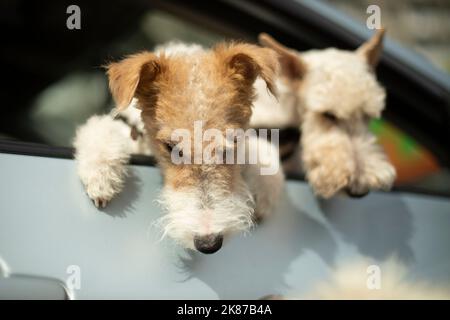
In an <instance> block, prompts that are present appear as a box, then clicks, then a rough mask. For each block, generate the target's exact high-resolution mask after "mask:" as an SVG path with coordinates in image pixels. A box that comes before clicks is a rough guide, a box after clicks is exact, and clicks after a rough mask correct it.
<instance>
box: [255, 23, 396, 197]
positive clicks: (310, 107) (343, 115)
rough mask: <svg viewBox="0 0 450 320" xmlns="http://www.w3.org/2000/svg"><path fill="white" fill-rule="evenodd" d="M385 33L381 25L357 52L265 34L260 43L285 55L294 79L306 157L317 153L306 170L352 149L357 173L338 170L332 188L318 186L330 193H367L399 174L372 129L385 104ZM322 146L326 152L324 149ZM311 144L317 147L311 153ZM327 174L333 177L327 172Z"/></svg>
mask: <svg viewBox="0 0 450 320" xmlns="http://www.w3.org/2000/svg"><path fill="white" fill-rule="evenodd" d="M383 36H384V29H381V30H378V31H377V32H376V33H375V35H374V36H373V37H372V38H371V39H370V40H368V41H367V42H366V43H364V44H363V45H361V46H360V47H359V48H358V49H356V50H355V51H346V50H338V49H335V48H329V49H325V50H311V51H308V52H305V53H299V52H296V51H295V50H293V49H289V48H287V47H285V46H283V45H282V44H280V43H278V42H277V41H276V40H274V39H273V38H271V37H270V36H269V35H267V34H261V35H260V38H259V40H260V42H261V43H262V44H263V45H264V46H267V47H270V48H272V49H274V50H275V51H277V53H278V54H279V56H280V57H281V58H280V63H281V66H282V68H281V70H282V75H283V77H284V79H285V80H287V82H288V83H293V84H295V86H294V87H293V88H294V90H295V92H296V95H297V101H298V105H297V108H298V110H299V115H300V117H301V119H302V129H303V132H302V144H303V149H304V150H303V157H304V159H305V157H306V158H308V157H309V158H311V157H310V155H311V154H313V153H315V154H317V157H316V156H312V158H314V159H312V160H310V161H308V160H306V161H305V162H306V163H305V167H306V170H307V175H308V174H309V172H310V171H311V170H312V169H313V168H312V167H320V166H321V164H322V163H323V162H326V161H328V159H326V158H327V157H331V158H333V157H334V156H335V155H336V154H334V151H336V152H342V149H345V148H347V149H348V150H349V156H348V157H347V158H348V160H346V161H348V162H349V163H351V165H349V168H347V169H348V170H347V171H351V172H352V174H347V173H345V174H344V173H342V174H338V173H337V174H336V176H339V182H338V181H330V183H329V184H328V186H330V188H328V190H327V191H324V192H322V191H321V190H319V188H316V192H317V193H319V194H321V195H323V196H326V197H329V196H331V195H333V194H334V193H335V192H337V191H339V190H340V189H346V190H347V191H348V192H349V194H351V195H355V196H357V195H362V194H366V193H367V192H368V191H369V190H370V189H373V188H389V187H390V186H391V184H392V183H393V180H394V178H395V170H394V169H393V167H392V166H390V165H389V164H388V163H386V159H385V156H384V153H383V152H382V150H381V148H379V147H378V146H376V145H375V143H374V140H375V139H374V138H373V136H372V135H371V134H370V132H369V122H370V120H371V119H373V118H378V117H380V116H381V112H382V110H383V109H384V106H385V96H386V94H385V90H384V88H382V87H381V85H380V84H379V83H378V81H377V79H376V75H375V68H376V66H377V63H378V61H379V58H380V55H381V51H382V41H383ZM330 144H332V145H334V148H331V147H330V146H329V145H330ZM321 145H323V148H322V150H323V152H319V150H320V148H321ZM312 149H314V150H317V152H309V151H310V150H312ZM325 150H326V151H325ZM333 150H334V151H333ZM335 158H338V157H335ZM339 158H342V157H339ZM377 163H380V165H379V166H378V165H377ZM377 166H378V168H377ZM377 169H378V170H377ZM343 171H344V170H343ZM376 171H378V173H377V172H376ZM369 172H370V173H369ZM344 176H345V177H344ZM321 179H322V178H321ZM323 179H325V180H329V179H333V178H332V175H328V177H324V178H323ZM325 183H326V181H325ZM331 186H332V187H331ZM313 187H314V184H313Z"/></svg>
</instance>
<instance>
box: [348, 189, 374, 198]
mask: <svg viewBox="0 0 450 320" xmlns="http://www.w3.org/2000/svg"><path fill="white" fill-rule="evenodd" d="M345 192H347V194H348V196H349V197H351V198H362V197H365V196H367V195H368V194H369V189H367V190H364V191H362V192H355V191H352V190H351V189H350V188H347V189H345Z"/></svg>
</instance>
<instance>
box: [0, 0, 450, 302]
mask: <svg viewBox="0 0 450 320" xmlns="http://www.w3.org/2000/svg"><path fill="white" fill-rule="evenodd" d="M64 5H65V3H64V2H61V3H59V4H50V3H48V4H44V5H42V6H41V7H40V8H39V9H40V11H39V12H40V15H39V16H34V17H33V16H31V13H32V12H33V11H34V10H35V9H36V8H35V7H34V6H36V4H32V3H27V5H24V2H23V1H17V2H15V4H13V5H12V7H7V8H6V10H3V11H2V15H1V17H2V18H1V27H2V29H4V30H5V29H6V30H9V31H11V32H9V35H8V37H7V39H5V49H4V50H2V51H3V52H2V56H3V59H2V60H3V62H2V63H3V64H4V68H3V66H2V68H3V69H4V70H5V74H7V77H6V78H7V79H8V81H9V84H10V85H9V86H8V88H7V90H4V89H3V92H2V98H3V102H4V103H3V104H4V106H9V108H3V111H2V112H3V116H2V117H0V119H1V136H2V139H0V177H1V179H0V270H1V272H0V274H1V277H0V299H9V298H15V299H43V298H48V299H258V298H261V297H263V296H267V295H270V294H286V293H289V292H290V291H292V290H295V291H296V292H297V294H299V295H301V294H304V293H307V292H308V290H309V289H310V288H311V287H312V286H313V285H314V283H316V282H317V281H319V280H321V279H324V278H326V277H327V275H329V273H330V270H331V269H332V268H333V266H335V265H338V264H340V263H342V262H345V261H352V260H357V259H361V258H363V257H369V258H370V259H372V260H373V263H374V264H377V263H380V264H381V262H382V261H384V260H385V259H387V258H389V257H391V256H395V257H397V259H399V260H400V261H401V262H402V263H404V264H405V265H406V266H407V267H408V269H409V270H410V271H411V273H412V274H413V276H415V277H417V278H421V279H425V280H428V281H430V282H433V283H434V282H436V283H448V279H449V276H450V269H449V266H450V253H449V251H448V248H447V244H448V243H449V242H450V234H449V232H448V230H449V229H450V198H449V196H450V188H449V184H447V183H448V180H446V178H445V172H446V170H447V168H448V167H449V164H450V158H449V155H450V152H449V148H450V145H449V144H448V142H447V141H446V140H447V139H448V137H449V136H450V135H449V133H450V132H449V130H450V129H449V128H450V126H449V124H450V122H449V120H450V119H449V117H450V112H449V111H450V105H449V104H450V99H449V98H450V81H449V77H448V75H446V74H444V73H442V72H441V71H439V70H437V69H436V68H434V67H433V66H431V65H430V64H429V63H428V62H427V61H425V60H424V59H423V58H421V57H419V56H417V55H415V54H414V53H412V52H411V51H409V50H406V49H404V48H402V47H400V46H399V45H398V44H397V43H395V42H394V41H392V40H390V39H388V41H387V43H386V48H385V51H384V53H383V56H382V59H381V62H380V69H379V72H378V74H379V78H380V80H381V82H382V83H383V85H384V86H385V87H386V88H387V92H388V99H387V101H388V104H387V109H386V113H385V117H386V120H387V123H388V124H390V125H392V126H395V127H396V128H398V130H400V131H401V132H402V134H403V133H404V134H406V135H408V137H412V138H413V139H414V141H415V143H416V144H417V145H422V146H424V147H423V149H426V152H425V151H423V150H422V149H420V150H422V151H423V158H421V160H420V161H422V162H423V161H425V162H426V160H424V159H425V158H426V159H428V158H427V157H429V158H430V159H432V161H434V162H433V165H434V167H432V168H433V170H431V169H430V171H426V170H425V171H424V172H425V173H427V172H428V173H429V172H433V174H438V175H440V174H441V173H442V176H444V178H443V179H442V182H441V183H439V184H438V185H437V186H435V187H433V188H430V187H427V186H426V185H425V186H424V185H423V184H420V183H416V182H415V181H412V182H411V181H410V180H408V179H406V178H405V179H406V180H404V181H410V182H408V183H398V184H397V185H396V186H395V187H394V188H393V190H392V191H391V192H382V191H379V192H372V193H371V194H369V195H368V196H366V197H365V198H362V199H351V198H348V197H345V196H341V195H339V196H336V197H334V198H332V199H329V200H322V199H318V198H317V197H316V196H315V195H314V194H313V192H312V190H311V189H310V187H309V186H308V184H307V183H306V182H305V180H304V177H303V176H302V175H301V174H298V173H295V172H294V173H290V174H288V176H287V178H288V179H287V183H286V188H285V193H284V194H283V197H282V200H281V202H280V206H279V207H278V208H277V210H276V212H275V214H274V216H273V217H272V218H271V219H270V220H267V221H265V223H263V224H261V225H260V226H258V227H257V228H256V229H255V230H253V231H252V232H251V233H250V234H247V235H241V236H235V237H234V238H232V239H230V240H229V241H228V242H227V243H225V244H224V247H223V248H222V249H221V250H220V251H219V252H217V253H216V254H214V255H210V256H205V255H201V254H199V253H196V252H191V251H189V250H187V251H186V250H183V249H182V248H180V247H179V246H177V245H176V244H174V243H172V242H171V241H170V240H169V239H167V238H163V239H161V236H162V235H161V232H160V231H159V230H158V228H157V227H156V226H155V224H154V222H155V221H156V220H157V219H158V218H159V217H160V216H161V215H162V214H163V213H162V212H161V209H160V208H159V206H158V204H157V202H156V201H155V200H156V199H157V197H158V191H159V189H160V188H161V186H162V183H161V176H160V172H159V170H158V168H157V167H156V164H155V160H154V159H153V158H152V157H148V156H142V155H134V156H133V157H132V160H131V164H130V171H131V173H130V176H129V177H128V179H127V182H126V186H125V189H124V192H123V193H121V194H120V195H119V196H118V197H117V198H116V199H114V200H113V201H112V202H111V203H110V204H109V205H108V206H107V207H106V208H105V209H101V210H99V209H97V208H96V207H95V206H94V205H93V204H92V202H91V201H90V199H89V198H88V197H87V195H86V194H85V192H84V189H83V186H82V184H81V182H80V181H79V178H78V176H77V173H76V164H75V162H74V160H73V149H72V148H71V147H70V145H71V139H72V138H73V135H74V132H75V129H76V127H77V126H78V125H79V124H80V123H82V122H83V121H85V119H86V118H87V117H88V116H90V115H91V114H93V113H96V112H104V111H105V110H107V109H108V108H109V107H110V106H111V104H112V102H111V101H110V100H109V98H108V95H107V87H106V79H105V78H104V75H103V71H102V70H101V69H100V68H97V67H99V66H101V65H102V64H103V63H104V62H105V59H110V58H112V57H119V56H120V55H122V54H125V53H129V52H132V51H135V50H138V49H144V48H145V47H151V46H153V45H155V44H157V43H159V42H162V41H166V40H169V39H172V38H174V37H175V35H176V36H178V37H179V38H180V39H181V40H185V41H188V40H190V41H196V42H200V43H203V44H212V43H214V42H216V41H217V40H220V39H223V38H241V39H246V40H251V41H256V37H257V34H258V33H259V32H261V31H265V32H268V33H270V34H272V35H273V36H275V37H276V38H277V39H278V40H280V41H281V42H283V43H285V44H286V45H288V46H290V47H293V48H297V49H299V50H305V49H309V48H312V47H315V48H323V47H329V46H338V47H341V48H356V47H357V46H358V45H359V44H360V43H362V42H363V40H364V39H366V38H368V37H369V36H370V32H369V31H368V30H366V29H365V27H364V26H362V25H360V24H357V23H354V22H351V21H350V20H349V19H348V18H346V17H344V16H343V15H342V14H341V13H339V12H338V11H337V10H335V9H333V8H332V7H331V6H329V5H327V4H325V3H323V2H317V1H270V0H263V1H225V0H224V1H215V2H214V3H212V2H205V1H198V2H187V1H180V0H171V1H152V2H143V1H134V0H133V1H126V2H123V3H121V4H120V5H117V6H111V5H110V4H109V2H107V1H98V2H96V3H95V4H94V3H92V2H89V1H79V4H78V5H79V7H80V8H81V12H82V17H84V18H82V22H81V29H80V30H68V29H66V28H65V18H66V17H67V16H64V15H63V16H59V15H58V14H57V12H63V13H64V14H65V12H66V10H65V9H66V8H65V7H64ZM8 10H9V11H8ZM41 16H46V17H47V19H41V18H40V17H41ZM21 17H31V18H30V19H20V18H21ZM119 17H120V19H119ZM63 18H64V19H63ZM11 21H12V22H11ZM118 21H120V23H118ZM397 138H398V136H397ZM399 139H400V138H399ZM420 161H419V162H420ZM430 161H431V160H430ZM427 163H428V162H427ZM398 165H399V166H401V165H402V164H401V163H398ZM408 165H409V167H408V168H409V169H410V168H411V164H410V163H409V164H408ZM419 167H420V166H419ZM415 168H416V167H415ZM426 168H431V167H426ZM427 170H428V169H427ZM406 171H408V170H406ZM410 171H414V170H410ZM440 181H441V180H440Z"/></svg>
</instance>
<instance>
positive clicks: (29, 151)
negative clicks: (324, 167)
mask: <svg viewBox="0 0 450 320" xmlns="http://www.w3.org/2000/svg"><path fill="white" fill-rule="evenodd" d="M0 153H3V154H15V155H22V156H34V157H44V158H56V159H69V160H73V159H74V148H70V147H59V146H49V145H45V144H39V143H30V142H21V141H11V140H0ZM130 164H131V165H137V166H149V167H155V166H157V162H156V160H155V158H154V157H152V156H145V155H138V154H133V155H132V156H131V161H130ZM286 178H287V180H288V181H300V182H305V177H304V175H301V174H288V175H286ZM390 192H395V193H412V194H421V195H428V196H436V197H445V198H450V193H448V192H444V191H435V190H428V189H426V188H421V187H416V186H397V187H394V188H392V190H391V191H390Z"/></svg>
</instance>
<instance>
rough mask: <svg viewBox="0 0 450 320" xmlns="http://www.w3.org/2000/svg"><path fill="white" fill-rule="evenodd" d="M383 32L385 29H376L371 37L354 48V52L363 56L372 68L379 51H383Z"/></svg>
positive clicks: (375, 64)
mask: <svg viewBox="0 0 450 320" xmlns="http://www.w3.org/2000/svg"><path fill="white" fill-rule="evenodd" d="M385 32H386V30H385V29H384V28H381V29H378V30H377V32H375V34H374V35H373V36H372V38H370V39H369V40H367V41H366V42H364V43H363V44H362V45H361V46H360V47H359V48H358V49H356V53H357V54H359V55H361V56H363V57H364V58H365V59H366V61H367V63H368V64H369V65H370V66H371V67H372V68H373V69H375V67H376V66H377V64H378V61H379V60H380V57H381V52H382V51H383V38H384V34H385Z"/></svg>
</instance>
